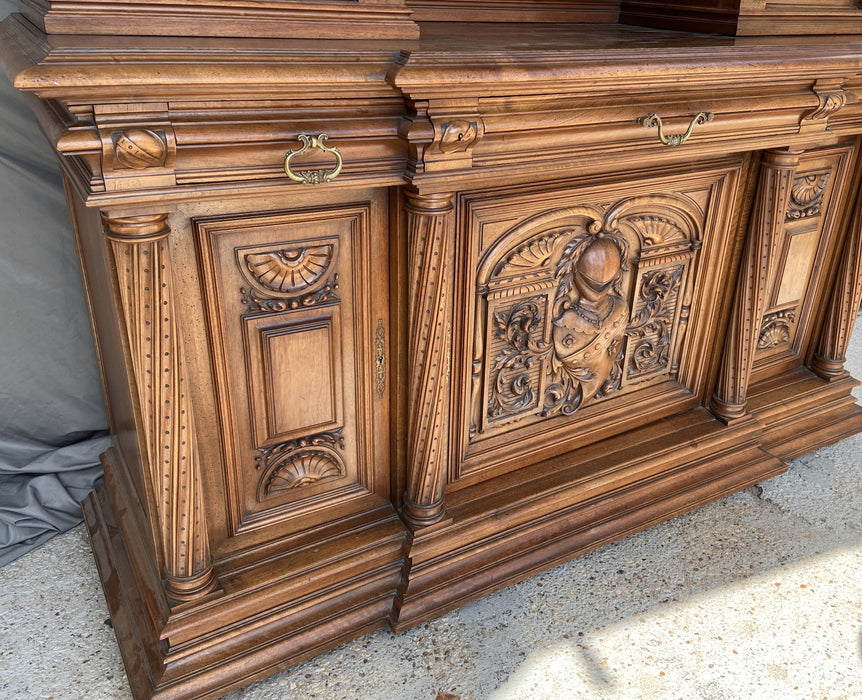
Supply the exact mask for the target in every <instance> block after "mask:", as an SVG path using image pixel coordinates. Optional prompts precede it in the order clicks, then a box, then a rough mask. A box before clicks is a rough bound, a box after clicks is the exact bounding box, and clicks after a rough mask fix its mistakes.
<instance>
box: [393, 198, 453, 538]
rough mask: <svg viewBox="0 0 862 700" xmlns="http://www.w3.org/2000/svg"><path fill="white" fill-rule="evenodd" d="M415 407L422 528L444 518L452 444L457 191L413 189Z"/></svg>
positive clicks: (410, 499)
mask: <svg viewBox="0 0 862 700" xmlns="http://www.w3.org/2000/svg"><path fill="white" fill-rule="evenodd" d="M406 211H407V233H408V239H409V241H408V245H409V252H408V266H409V271H408V275H409V302H408V303H409V322H408V328H409V334H410V335H409V349H408V352H409V355H408V372H409V375H410V384H409V394H408V397H409V409H408V429H407V441H408V444H407V458H408V465H409V466H408V474H407V492H406V494H405V498H404V509H403V513H402V514H403V516H404V519H405V520H406V521H407V523H408V524H409V525H410V526H411V527H414V528H417V527H424V526H427V525H431V524H433V523H435V522H438V521H439V520H441V519H442V518H443V514H444V508H443V489H444V487H445V485H446V476H447V464H448V445H449V439H448V438H449V425H448V420H449V378H450V373H451V347H452V320H451V319H452V295H453V288H452V279H453V273H454V259H453V255H454V246H453V240H454V230H453V229H454V214H453V205H452V195H451V194H443V195H427V196H425V195H420V194H416V193H411V192H408V193H407V203H406Z"/></svg>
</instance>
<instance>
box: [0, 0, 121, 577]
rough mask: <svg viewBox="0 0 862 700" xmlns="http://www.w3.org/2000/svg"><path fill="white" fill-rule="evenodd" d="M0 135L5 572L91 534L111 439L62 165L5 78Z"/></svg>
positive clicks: (0, 516) (1, 12)
mask: <svg viewBox="0 0 862 700" xmlns="http://www.w3.org/2000/svg"><path fill="white" fill-rule="evenodd" d="M16 4H17V3H16V2H14V1H13V0H0V17H5V16H6V15H7V14H9V13H10V12H13V11H15V10H16ZM0 127H2V128H0V246H1V247H0V566H2V565H4V564H7V563H9V562H10V561H12V560H13V559H16V558H17V557H19V556H21V555H22V554H24V553H25V552H27V551H28V550H30V549H32V548H33V547H35V546H37V545H39V544H41V543H42V542H44V541H45V540H47V539H49V538H50V537H51V536H53V535H55V534H57V533H60V532H63V531H64V530H67V529H69V528H70V527H72V526H73V525H75V524H76V523H78V522H80V520H81V509H80V506H79V501H80V500H81V499H82V498H83V497H84V496H85V495H86V494H87V492H88V491H89V490H90V489H92V488H93V486H94V485H95V484H96V482H97V480H98V479H99V478H100V477H101V473H102V472H101V468H100V467H99V466H98V455H99V453H100V452H102V451H104V450H105V449H106V447H107V445H108V438H107V437H106V426H107V419H106V417H105V409H104V403H103V399H102V389H101V383H100V380H99V371H98V367H97V365H96V359H95V352H94V349H93V338H92V332H91V330H90V322H89V319H88V315H87V306H86V302H85V301H84V294H83V287H82V284H81V274H80V271H79V267H78V261H77V257H76V252H75V243H74V239H73V236H72V232H71V224H70V223H69V216H68V213H67V210H66V203H65V198H64V195H63V190H62V185H61V182H60V176H59V169H58V166H57V162H56V160H55V157H54V154H53V152H52V150H51V148H50V147H49V145H48V143H47V141H46V140H45V138H44V136H43V135H42V133H41V131H40V130H39V127H38V125H37V124H36V121H35V119H34V118H33V115H32V113H31V111H30V109H29V108H28V106H27V104H26V103H25V102H24V99H23V98H22V96H21V95H20V94H19V93H18V92H17V91H16V90H15V89H14V88H13V87H12V85H11V83H10V82H9V79H8V78H7V77H6V76H5V75H3V73H2V71H0Z"/></svg>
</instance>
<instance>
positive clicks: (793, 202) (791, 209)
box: [787, 172, 830, 221]
mask: <svg viewBox="0 0 862 700" xmlns="http://www.w3.org/2000/svg"><path fill="white" fill-rule="evenodd" d="M829 176H830V173H828V172H826V173H804V174H802V175H799V176H798V177H797V178H796V179H795V180H794V181H793V187H792V188H791V189H790V203H789V204H788V207H787V220H788V221H795V220H797V219H806V218H809V217H813V216H820V210H821V207H822V205H823V193H824V192H825V191H826V185H827V184H828V183H829Z"/></svg>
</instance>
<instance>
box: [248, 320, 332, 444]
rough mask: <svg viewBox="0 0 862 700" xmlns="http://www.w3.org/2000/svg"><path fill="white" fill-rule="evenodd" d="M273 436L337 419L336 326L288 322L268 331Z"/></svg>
mask: <svg viewBox="0 0 862 700" xmlns="http://www.w3.org/2000/svg"><path fill="white" fill-rule="evenodd" d="M264 338H265V343H266V350H265V357H266V364H267V373H266V380H267V381H266V383H267V398H268V403H269V408H270V414H269V421H268V422H269V428H270V431H271V432H272V435H271V436H270V437H275V436H278V435H283V434H287V433H290V432H292V431H294V430H297V429H306V428H307V429H312V428H314V427H316V426H318V425H325V424H327V423H334V422H335V421H336V419H337V417H336V401H335V376H334V375H335V371H334V370H335V367H334V364H335V362H334V360H335V358H333V355H332V328H331V326H330V324H329V323H323V324H319V325H315V326H312V327H303V326H288V327H287V328H283V329H277V330H275V331H269V332H267V333H265V334H264Z"/></svg>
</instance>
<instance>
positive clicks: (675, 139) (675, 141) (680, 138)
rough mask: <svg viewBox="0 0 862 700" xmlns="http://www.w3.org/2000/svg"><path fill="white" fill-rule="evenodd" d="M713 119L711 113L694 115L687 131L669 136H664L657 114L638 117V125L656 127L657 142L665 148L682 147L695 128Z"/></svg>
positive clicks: (713, 116)
mask: <svg viewBox="0 0 862 700" xmlns="http://www.w3.org/2000/svg"><path fill="white" fill-rule="evenodd" d="M714 118H715V115H714V114H713V113H712V112H698V113H697V114H695V115H694V119H692V120H691V124H689V125H688V129H687V130H686V132H685V133H684V134H671V135H670V136H667V135H665V133H664V128H663V125H662V123H661V117H660V116H658V115H657V114H648V115H647V116H645V117H638V124H641V125H642V126H645V127H647V128H648V129H651V128H652V127H654V126H657V127H658V138H659V141H661V142H662V143H663V144H664V145H665V146H682V144H684V143H685V142H686V141H687V140H688V137H689V136H691V132H692V131H693V130H694V127H695V126H697V125H698V124H706V123H707V122H711V121H712V120H713V119H714Z"/></svg>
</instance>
